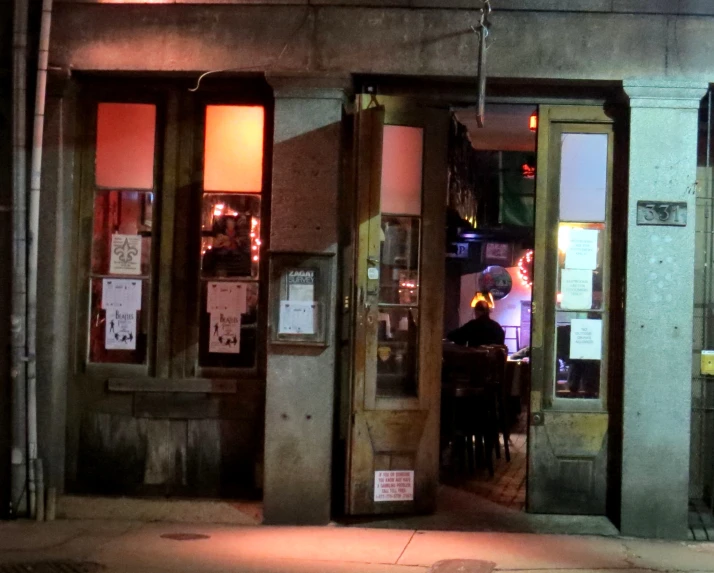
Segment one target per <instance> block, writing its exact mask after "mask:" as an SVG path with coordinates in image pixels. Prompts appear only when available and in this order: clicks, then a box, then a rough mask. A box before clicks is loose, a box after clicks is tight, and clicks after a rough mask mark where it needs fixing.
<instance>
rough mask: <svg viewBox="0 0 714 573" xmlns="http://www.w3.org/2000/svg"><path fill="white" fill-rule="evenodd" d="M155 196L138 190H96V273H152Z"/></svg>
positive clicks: (93, 249)
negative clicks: (152, 231) (152, 230)
mask: <svg viewBox="0 0 714 573" xmlns="http://www.w3.org/2000/svg"><path fill="white" fill-rule="evenodd" d="M153 197H154V195H153V193H142V192H139V191H98V192H97V193H96V195H95V196H94V229H93V236H92V272H93V273H94V274H102V275H106V274H113V275H143V276H147V275H148V274H149V271H150V268H151V229H152V216H153Z"/></svg>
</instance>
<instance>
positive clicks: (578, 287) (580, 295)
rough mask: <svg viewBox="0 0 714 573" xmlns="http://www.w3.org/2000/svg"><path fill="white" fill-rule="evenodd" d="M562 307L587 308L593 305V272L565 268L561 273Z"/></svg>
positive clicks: (568, 308)
mask: <svg viewBox="0 0 714 573" xmlns="http://www.w3.org/2000/svg"><path fill="white" fill-rule="evenodd" d="M560 294H561V295H562V299H561V301H560V308H562V309H566V310H578V309H580V310H587V309H590V308H592V306H593V272H592V271H584V270H580V269H563V270H562V271H561V274H560Z"/></svg>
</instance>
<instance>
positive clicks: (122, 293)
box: [102, 279, 141, 310]
mask: <svg viewBox="0 0 714 573" xmlns="http://www.w3.org/2000/svg"><path fill="white" fill-rule="evenodd" d="M102 308H103V309H105V310H107V309H113V308H120V309H123V310H141V281H140V280H138V279H137V280H132V279H102Z"/></svg>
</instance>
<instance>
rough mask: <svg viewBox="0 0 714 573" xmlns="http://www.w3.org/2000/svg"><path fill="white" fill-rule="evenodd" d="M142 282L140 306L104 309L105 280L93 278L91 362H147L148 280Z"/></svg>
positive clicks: (90, 335) (90, 326) (90, 315)
mask: <svg viewBox="0 0 714 573" xmlns="http://www.w3.org/2000/svg"><path fill="white" fill-rule="evenodd" d="M136 282H138V283H140V285H141V287H140V288H141V303H140V304H141V307H140V308H138V309H136V310H134V309H133V308H131V306H130V305H129V306H127V305H124V306H125V308H122V309H117V308H106V309H105V308H103V307H104V306H106V304H105V303H106V301H105V300H103V297H102V288H103V279H101V278H95V279H91V281H90V283H91V284H90V288H91V300H90V305H91V307H90V314H89V320H90V324H89V361H90V362H113V363H123V364H145V363H146V341H147V333H148V329H149V321H148V314H149V313H148V308H149V281H147V280H141V279H137V281H136Z"/></svg>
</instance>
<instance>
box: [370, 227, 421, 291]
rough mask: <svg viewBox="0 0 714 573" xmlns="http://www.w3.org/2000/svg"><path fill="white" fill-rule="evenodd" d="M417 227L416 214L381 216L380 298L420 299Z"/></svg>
mask: <svg viewBox="0 0 714 573" xmlns="http://www.w3.org/2000/svg"><path fill="white" fill-rule="evenodd" d="M419 228H420V220H419V219H417V218H416V217H392V216H388V215H383V216H382V233H383V237H382V239H383V240H382V250H381V257H380V273H379V301H380V302H381V303H388V304H409V305H416V304H418V302H419Z"/></svg>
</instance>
